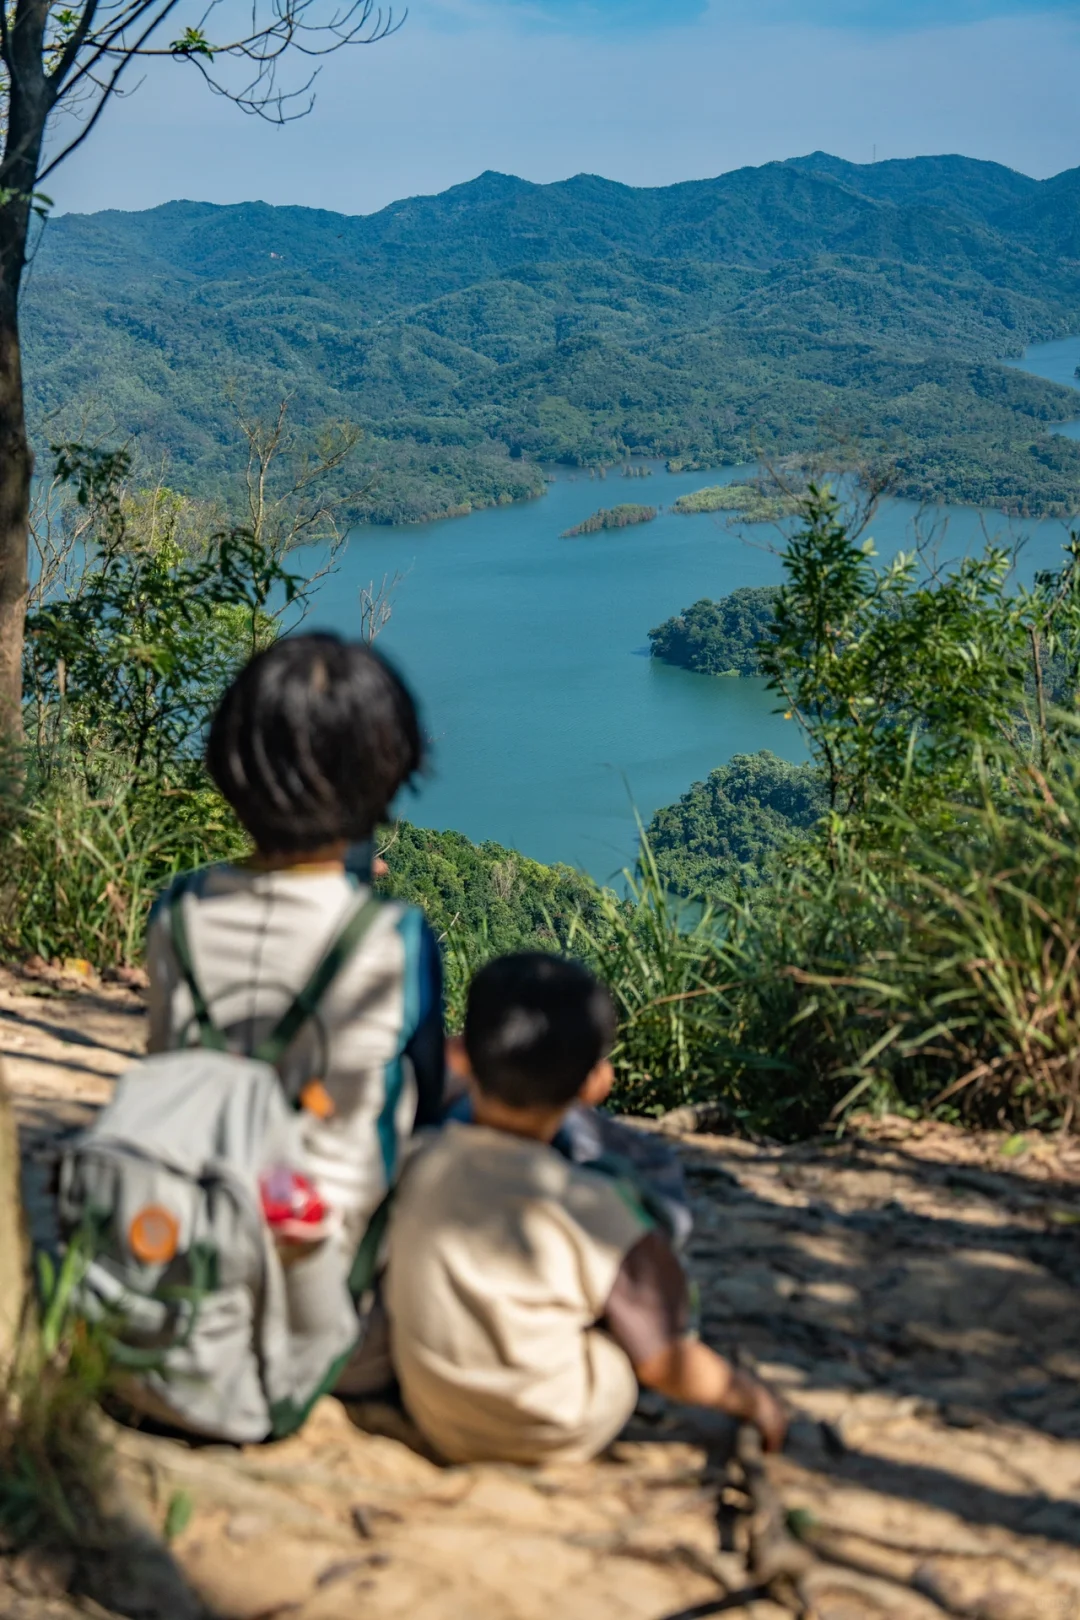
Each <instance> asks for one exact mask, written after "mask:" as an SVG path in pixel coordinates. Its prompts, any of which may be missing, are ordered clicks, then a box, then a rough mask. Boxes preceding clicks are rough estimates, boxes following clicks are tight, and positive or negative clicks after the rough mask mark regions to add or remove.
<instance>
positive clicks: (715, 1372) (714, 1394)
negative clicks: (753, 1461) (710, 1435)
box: [634, 1339, 787, 1451]
mask: <svg viewBox="0 0 1080 1620" xmlns="http://www.w3.org/2000/svg"><path fill="white" fill-rule="evenodd" d="M634 1370H635V1372H636V1373H637V1375H638V1379H639V1380H640V1382H641V1383H643V1384H644V1385H645V1386H646V1388H648V1389H655V1390H659V1392H660V1394H661V1395H667V1396H669V1397H670V1398H671V1399H672V1400H676V1401H686V1402H687V1403H688V1404H689V1405H691V1406H712V1407H715V1408H716V1410H717V1411H719V1412H727V1413H729V1414H730V1416H731V1417H735V1418H739V1419H740V1420H741V1421H742V1422H743V1423H752V1424H753V1425H754V1427H755V1429H757V1431H758V1433H759V1434H760V1435H761V1443H762V1445H763V1447H764V1448H765V1450H766V1451H779V1450H780V1447H781V1446H782V1445H783V1444H784V1439H785V1437H786V1435H787V1415H786V1413H785V1411H784V1408H783V1407H782V1406H781V1404H780V1402H779V1401H778V1400H777V1398H776V1396H775V1395H774V1394H773V1393H772V1391H771V1390H770V1389H768V1388H767V1387H766V1385H765V1384H761V1383H759V1382H758V1380H757V1379H756V1378H752V1377H751V1376H750V1374H749V1373H746V1372H742V1371H741V1369H740V1368H738V1367H733V1366H732V1365H731V1363H730V1361H725V1360H724V1358H723V1356H718V1355H717V1354H716V1351H715V1350H710V1349H709V1348H708V1346H707V1345H704V1344H702V1343H701V1342H700V1341H699V1340H697V1339H679V1340H677V1341H676V1342H675V1343H674V1344H670V1345H668V1346H667V1347H666V1349H664V1350H662V1351H660V1353H659V1355H656V1356H651V1357H650V1358H649V1359H648V1361H645V1362H642V1363H640V1364H639V1365H638V1366H637V1367H635V1369H634Z"/></svg>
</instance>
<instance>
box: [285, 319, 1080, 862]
mask: <svg viewBox="0 0 1080 1620" xmlns="http://www.w3.org/2000/svg"><path fill="white" fill-rule="evenodd" d="M1078 362H1080V337H1078V338H1069V339H1065V340H1063V341H1061V342H1057V343H1047V344H1040V345H1037V346H1036V347H1034V348H1032V349H1030V350H1029V351H1028V353H1027V354H1026V355H1025V357H1024V359H1023V361H1022V362H1019V363H1020V364H1022V365H1023V367H1024V369H1026V370H1030V371H1032V372H1036V373H1037V374H1038V375H1042V376H1052V377H1053V379H1054V380H1055V381H1060V382H1067V383H1069V384H1071V385H1072V386H1076V380H1075V378H1074V376H1073V372H1074V371H1075V368H1076V366H1077V363H1078ZM1073 427H1075V428H1076V432H1077V433H1078V434H1080V423H1077V424H1068V425H1067V427H1066V428H1065V431H1070V430H1071V429H1072V428H1073ZM646 465H648V466H649V467H650V468H651V476H649V477H647V478H632V479H631V478H625V477H623V476H622V474H621V473H620V472H619V470H618V469H617V468H616V469H609V471H608V474H607V477H606V479H600V478H590V477H589V474H588V473H587V472H585V473H583V472H581V471H580V470H576V471H575V470H560V471H558V472H557V473H556V475H555V478H554V481H553V482H552V483H551V485H550V486H549V491H548V494H547V495H546V496H544V497H542V498H541V499H539V500H536V501H530V502H527V503H523V504H520V505H516V506H506V507H497V508H494V509H491V510H488V511H483V512H474V513H472V514H470V515H469V516H468V517H463V518H449V519H445V520H442V521H440V522H436V523H425V524H418V525H415V526H408V527H400V528H362V529H358V530H355V531H354V532H353V534H352V536H351V537H350V540H349V542H348V545H347V547H346V548H345V550H344V552H343V554H342V557H341V559H340V566H339V568H338V571H337V572H336V573H335V574H334V575H332V576H331V577H330V578H328V579H327V580H326V582H325V583H324V584H323V585H322V586H321V587H320V588H319V591H318V595H317V597H316V598H315V600H314V603H313V606H312V610H311V613H310V614H309V617H308V620H307V624H308V626H309V627H310V628H318V627H324V628H332V629H336V630H339V631H341V632H342V633H344V634H348V635H356V634H357V633H358V630H359V607H358V592H359V591H360V589H361V587H362V586H364V585H366V584H367V583H368V582H369V581H371V580H374V581H375V582H376V583H378V582H379V581H380V580H381V579H382V578H383V576H384V575H388V576H393V575H394V574H395V573H397V574H400V575H401V576H402V578H401V581H400V583H399V585H398V586H397V589H396V591H395V594H394V607H393V617H392V619H391V621H390V623H389V625H388V626H387V628H386V629H385V630H384V632H383V634H382V635H381V637H380V639H379V646H380V648H381V649H382V650H383V651H385V652H386V653H387V654H388V655H389V656H390V657H391V658H393V660H394V661H395V663H396V664H397V665H398V667H399V668H400V669H401V671H402V672H403V674H404V675H405V676H406V678H407V679H408V680H409V682H410V683H411V685H412V687H413V689H414V691H415V692H416V694H417V696H418V697H419V699H420V702H421V705H422V708H423V715H424V722H425V726H426V729H427V732H428V734H429V736H430V738H431V745H432V746H431V756H432V757H431V769H430V772H429V775H428V777H427V779H426V780H425V781H424V783H423V784H422V786H421V788H420V791H419V792H418V794H417V795H416V796H415V797H413V796H411V795H409V794H404V795H403V796H402V798H401V800H400V801H399V803H398V807H397V808H398V810H399V811H400V813H401V814H402V815H404V816H406V817H408V818H409V819H410V820H412V821H415V822H418V823H419V824H420V825H422V826H428V827H438V828H447V827H452V828H456V829H457V830H458V831H460V832H463V833H465V834H466V835H467V836H468V837H469V838H472V839H476V840H483V839H495V840H496V841H498V842H499V843H501V844H507V845H509V846H511V847H512V848H515V849H520V850H522V851H524V853H525V854H527V855H531V856H533V857H534V858H535V859H537V860H541V861H567V862H569V863H570V864H571V865H574V866H578V867H581V868H583V869H584V870H585V871H587V872H590V873H591V874H592V875H593V876H594V877H596V878H598V879H600V880H601V881H605V880H608V879H611V878H612V877H613V876H615V875H616V874H617V873H618V872H619V871H620V869H621V868H622V867H623V866H625V865H626V864H627V863H628V862H629V861H631V860H632V858H633V853H634V847H635V836H636V834H635V815H639V816H640V817H641V818H642V820H644V821H647V820H648V819H649V817H650V816H651V815H652V813H653V811H654V810H656V809H657V808H658V807H659V806H661V805H664V804H670V803H671V802H672V801H673V800H675V799H677V798H678V797H679V795H680V794H682V793H684V792H685V791H686V789H687V788H688V787H689V786H690V785H691V783H692V782H695V781H700V780H701V779H702V778H704V777H705V776H707V775H708V773H709V771H710V770H712V769H713V768H714V767H715V766H717V765H720V764H722V763H723V762H724V761H725V760H727V759H730V757H731V756H732V755H733V754H738V753H748V752H752V751H753V750H755V749H758V748H771V749H773V750H774V751H775V752H776V753H778V754H782V755H783V756H784V757H786V758H788V759H792V760H799V759H802V758H804V757H805V750H804V748H803V746H802V743H801V739H800V736H799V733H798V731H797V729H796V727H795V726H794V724H793V723H792V722H790V721H785V720H784V718H783V716H782V714H779V713H777V712H776V709H777V700H776V698H775V697H774V696H773V694H772V693H770V692H768V691H766V690H765V686H764V683H763V682H762V681H757V680H730V679H716V678H713V677H709V676H703V675H692V674H690V673H688V672H687V671H684V670H678V669H672V668H669V667H667V666H665V665H663V664H659V663H657V662H656V661H655V660H653V659H650V658H649V656H648V632H649V630H650V629H651V628H652V627H653V626H654V625H657V624H659V623H660V622H661V621H662V620H663V619H666V618H668V617H669V616H670V615H671V614H673V613H677V612H678V611H679V610H680V609H682V608H685V607H687V606H689V605H690V603H692V602H694V601H696V600H697V599H698V598H699V597H702V596H709V597H719V596H723V595H725V594H726V593H727V592H729V591H733V590H735V589H736V588H737V587H739V586H741V585H768V584H773V583H776V582H778V581H779V580H780V577H781V568H780V563H779V559H778V556H777V554H776V548H777V546H778V543H779V542H780V538H781V537H780V536H779V535H778V534H777V531H776V529H775V527H773V526H771V525H768V524H756V525H753V526H739V527H734V528H732V527H729V526H728V524H727V522H726V521H725V519H724V518H723V517H722V516H721V517H719V518H718V517H716V516H712V515H708V514H702V515H698V516H695V517H680V516H676V515H675V514H673V513H672V512H671V511H670V510H662V511H661V513H660V515H659V517H658V518H657V519H656V520H655V522H652V523H647V524H642V525H640V526H638V527H635V528H629V529H619V530H608V531H605V532H602V533H600V534H595V535H590V536H584V537H581V538H579V539H574V540H563V539H560V535H561V533H562V531H563V530H564V529H567V528H569V527H571V526H572V525H573V524H575V523H579V522H580V521H581V520H582V519H583V518H586V517H588V516H589V515H590V514H591V513H593V512H595V511H596V510H597V509H598V508H599V507H602V506H614V505H616V504H617V503H618V502H620V501H641V502H643V503H646V504H648V505H650V506H658V507H662V508H670V506H671V504H672V503H673V502H674V501H675V500H676V498H677V497H678V496H679V495H682V494H685V493H687V492H688V491H691V490H695V489H702V488H704V487H706V486H707V485H710V484H718V483H728V482H731V481H732V480H734V479H738V478H746V477H747V476H748V475H749V474H750V472H751V471H752V469H749V468H746V467H741V468H740V467H728V468H723V469H712V470H710V471H708V472H703V473H700V472H699V473H677V474H671V473H668V472H667V471H666V470H665V468H664V466H663V463H660V462H651V463H647V464H646ZM916 524H919V525H921V527H922V530H923V533H924V534H928V533H929V532H930V531H931V529H933V530H934V531H935V534H936V541H937V544H938V546H939V548H940V551H941V554H942V555H943V556H944V557H949V556H955V555H957V554H958V553H961V552H963V551H964V550H966V549H967V548H968V547H969V546H972V545H980V544H981V543H982V541H983V539H984V538H985V537H987V536H1000V537H1002V538H1008V539H1010V540H1017V539H1023V540H1024V541H1025V544H1024V549H1023V552H1022V555H1021V563H1020V572H1021V573H1022V574H1025V575H1026V574H1029V573H1031V572H1033V571H1034V570H1035V569H1036V568H1045V567H1052V566H1054V565H1055V564H1056V561H1057V559H1058V557H1059V555H1060V548H1061V545H1062V543H1063V542H1064V540H1065V539H1066V530H1065V526H1064V525H1063V524H1061V523H1059V522H1052V521H1045V522H1032V521H1026V522H1021V521H1019V520H1009V519H1007V518H1005V517H1004V516H1003V515H1002V514H1001V513H1000V512H994V511H985V512H984V511H980V510H978V509H975V508H971V507H951V508H946V507H937V508H932V509H920V508H919V507H917V506H916V505H914V504H913V503H911V502H907V501H890V502H887V503H885V504H884V505H883V506H882V508H881V510H880V511H879V512H878V513H877V515H876V517H875V519H874V521H873V523H872V525H871V528H870V533H871V534H872V535H873V537H874V539H875V541H876V543H877V549H878V551H879V553H880V554H881V555H882V556H891V555H893V554H895V552H896V551H898V550H901V549H904V548H907V547H910V546H911V544H912V543H913V540H914V537H915V525H916Z"/></svg>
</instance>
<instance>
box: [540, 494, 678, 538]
mask: <svg viewBox="0 0 1080 1620" xmlns="http://www.w3.org/2000/svg"><path fill="white" fill-rule="evenodd" d="M655 516H656V507H655V506H636V505H635V504H634V503H633V502H632V501H626V502H624V503H623V504H622V505H621V506H608V507H601V509H600V511H599V512H594V513H593V515H592V517H588V518H586V519H585V520H584V522H583V523H577V524H575V525H574V527H573V528H572V529H564V530H563V534H562V538H563V539H564V540H572V539H573V538H574V536H575V535H579V534H599V533H600V532H601V530H602V529H628V528H630V527H631V525H632V524H635V523H651V522H652V520H653V518H654V517H655Z"/></svg>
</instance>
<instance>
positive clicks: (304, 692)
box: [206, 632, 424, 855]
mask: <svg viewBox="0 0 1080 1620" xmlns="http://www.w3.org/2000/svg"><path fill="white" fill-rule="evenodd" d="M423 757H424V747H423V742H422V739H421V735H420V722H419V719H418V717H417V713H416V705H415V703H414V702H413V698H412V694H411V693H410V691H409V689H408V687H407V686H406V685H405V683H404V681H403V680H402V679H401V677H400V676H399V675H398V674H397V672H396V670H394V669H393V668H392V667H391V665H390V664H388V663H387V661H386V659H385V658H382V657H381V656H380V655H379V654H378V653H377V652H375V651H374V650H373V649H372V648H371V647H369V646H365V645H364V643H362V642H356V641H344V640H343V639H342V638H341V637H340V636H335V635H331V634H328V633H326V632H320V633H317V634H312V635H302V636H283V637H282V639H281V640H280V641H275V642H274V644H273V646H272V647H268V648H267V649H266V651H265V652H261V653H257V654H256V656H255V657H254V658H253V659H252V660H251V662H250V663H249V664H247V665H246V666H245V667H244V668H243V669H242V670H241V671H240V673H239V675H237V677H236V679H235V680H234V681H233V682H232V684H231V685H230V687H229V688H228V690H227V691H226V693H225V696H224V697H223V698H222V700H221V703H220V704H219V705H218V710H217V713H216V714H215V715H214V718H213V721H212V723H211V726H210V737H209V741H208V743H207V749H206V763H207V767H208V769H209V771H210V775H211V776H212V777H213V779H214V781H215V782H216V783H217V785H218V787H219V789H220V790H221V793H222V794H223V796H224V797H225V798H226V799H227V800H228V801H229V803H230V804H231V805H232V807H233V809H234V810H235V811H236V814H237V816H238V817H239V819H240V821H241V822H242V823H243V825H244V826H245V827H246V829H247V831H248V832H249V833H250V834H251V836H252V838H253V839H254V840H255V844H256V846H257V847H258V849H259V850H260V851H262V853H264V854H267V855H285V854H291V853H293V852H295V851H302V850H306V849H319V848H320V847H321V846H322V845H324V844H332V843H336V842H338V840H340V839H347V840H348V841H349V842H350V843H359V842H360V841H361V840H362V839H365V838H370V836H371V834H372V833H373V832H374V830H375V828H376V827H377V826H378V825H379V823H380V822H381V821H384V820H385V819H386V816H387V812H388V811H389V808H390V804H391V802H392V800H393V798H394V795H395V793H396V792H397V791H398V789H399V788H400V787H401V786H402V784H403V783H405V782H407V781H409V780H410V778H411V777H412V776H413V775H414V774H415V772H416V771H418V770H419V769H420V766H421V765H422V763H423Z"/></svg>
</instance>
